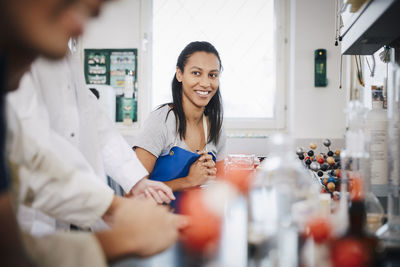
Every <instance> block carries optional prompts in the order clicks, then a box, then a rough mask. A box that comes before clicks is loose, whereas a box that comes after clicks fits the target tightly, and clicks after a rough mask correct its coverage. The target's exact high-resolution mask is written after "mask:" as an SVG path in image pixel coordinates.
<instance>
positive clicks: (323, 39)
mask: <svg viewBox="0 0 400 267" xmlns="http://www.w3.org/2000/svg"><path fill="white" fill-rule="evenodd" d="M290 5H291V27H292V29H291V36H290V38H289V41H290V46H291V53H290V57H291V62H290V64H289V66H291V67H290V68H291V69H290V75H289V74H288V75H287V79H289V80H290V82H289V83H290V84H291V86H290V88H289V94H288V109H289V125H288V128H289V130H290V131H291V133H293V135H294V137H295V138H298V139H312V140H315V141H316V142H318V140H319V139H323V138H332V139H335V138H342V137H343V134H344V130H345V118H344V114H343V109H344V107H345V104H346V93H347V91H346V89H345V87H346V86H344V88H343V89H341V90H340V89H338V87H339V64H340V48H339V47H335V46H334V34H335V32H334V30H335V27H334V23H335V17H334V1H332V0H290ZM149 10H150V11H151V1H150V0H119V1H111V2H110V3H108V4H107V5H106V6H105V8H103V12H102V14H101V16H100V17H99V18H98V19H96V20H94V21H92V22H91V23H90V24H89V25H88V27H87V29H86V32H85V35H84V36H83V38H82V46H83V48H139V72H138V75H139V77H138V80H139V110H138V112H139V114H138V115H139V121H142V120H144V119H145V116H146V112H147V111H148V110H149V107H150V106H149V103H148V102H149V97H148V95H147V94H148V93H149V90H150V88H151V84H150V82H151V79H149V77H150V76H149V75H150V73H149V72H150V68H151V66H150V65H149V64H148V62H151V61H150V58H151V57H150V54H148V53H147V51H144V50H143V49H142V48H143V44H142V36H144V34H146V33H147V35H148V36H151V32H150V30H149V29H151V19H149V16H150V15H151V13H149ZM149 23H150V24H149ZM143 29H147V30H148V31H149V32H146V30H145V31H143ZM318 48H324V49H326V50H327V78H328V86H327V87H322V88H315V87H314V50H315V49H318ZM145 81H146V82H147V83H146V84H145V83H144V82H145ZM289 83H288V84H289ZM343 84H346V83H345V79H344V80H343ZM120 130H121V131H122V132H123V134H124V135H134V133H135V130H134V129H126V128H123V129H121V128H120ZM128 140H129V141H130V140H132V137H128ZM228 145H229V146H230V147H231V149H229V148H228V151H230V152H240V151H239V150H241V149H243V151H242V152H248V153H255V154H263V153H262V152H263V151H264V150H265V149H264V148H263V147H264V145H265V140H263V139H260V138H256V139H251V138H250V139H249V138H230V139H229V140H228ZM244 149H245V150H244Z"/></svg>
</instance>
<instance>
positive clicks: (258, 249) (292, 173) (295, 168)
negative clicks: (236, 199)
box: [248, 135, 319, 267]
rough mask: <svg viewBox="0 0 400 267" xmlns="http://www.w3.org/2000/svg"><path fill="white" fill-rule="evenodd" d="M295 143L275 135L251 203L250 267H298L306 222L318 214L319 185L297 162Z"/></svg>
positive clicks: (249, 212)
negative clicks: (300, 235)
mask: <svg viewBox="0 0 400 267" xmlns="http://www.w3.org/2000/svg"><path fill="white" fill-rule="evenodd" d="M292 143H293V142H292V139H291V138H289V137H288V136H284V135H274V136H271V137H270V138H269V140H268V151H269V154H268V156H267V158H266V159H265V160H264V161H263V162H262V164H261V165H260V167H259V168H258V170H257V174H256V176H255V179H254V182H253V185H252V188H251V189H250V192H249V196H248V197H249V201H248V205H249V207H248V266H249V267H251V266H297V264H298V241H299V233H300V232H301V231H302V229H303V227H304V224H305V220H306V219H307V218H309V216H310V215H311V214H313V213H314V212H315V211H316V210H317V205H318V194H319V181H318V180H317V179H316V178H315V177H313V176H311V175H310V174H309V173H308V172H307V170H306V169H305V168H304V167H303V166H302V165H301V163H300V162H299V161H298V160H297V159H296V157H295V154H294V153H293V150H294V148H293V146H292Z"/></svg>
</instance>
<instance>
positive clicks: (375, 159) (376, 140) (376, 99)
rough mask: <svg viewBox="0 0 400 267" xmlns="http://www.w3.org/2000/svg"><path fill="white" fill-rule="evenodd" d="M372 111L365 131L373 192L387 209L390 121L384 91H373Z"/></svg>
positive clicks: (368, 116) (369, 113)
mask: <svg viewBox="0 0 400 267" xmlns="http://www.w3.org/2000/svg"><path fill="white" fill-rule="evenodd" d="M371 94H372V110H370V111H369V112H368V114H367V119H366V124H365V130H366V133H367V135H368V136H369V139H370V140H369V156H370V166H371V170H370V171H371V173H370V176H371V180H370V185H371V190H372V192H373V193H374V194H375V195H376V196H377V197H378V199H379V200H380V201H381V203H382V205H383V206H384V207H386V205H387V204H386V203H387V195H388V181H389V174H388V165H387V155H388V144H387V140H388V119H387V112H386V110H385V109H383V93H382V89H381V88H380V89H379V88H378V89H376V90H375V89H373V90H372V92H371Z"/></svg>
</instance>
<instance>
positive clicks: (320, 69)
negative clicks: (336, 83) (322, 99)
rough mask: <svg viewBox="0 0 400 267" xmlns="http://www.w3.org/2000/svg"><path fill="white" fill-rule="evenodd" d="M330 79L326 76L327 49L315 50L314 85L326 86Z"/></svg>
mask: <svg viewBox="0 0 400 267" xmlns="http://www.w3.org/2000/svg"><path fill="white" fill-rule="evenodd" d="M327 85H328V79H327V78H326V50H325V49H317V50H315V51H314V86H315V87H326V86H327Z"/></svg>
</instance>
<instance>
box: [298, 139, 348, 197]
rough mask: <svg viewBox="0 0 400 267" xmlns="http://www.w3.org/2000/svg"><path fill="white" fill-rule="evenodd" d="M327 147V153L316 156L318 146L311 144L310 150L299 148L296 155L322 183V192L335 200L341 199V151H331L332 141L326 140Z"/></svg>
mask: <svg viewBox="0 0 400 267" xmlns="http://www.w3.org/2000/svg"><path fill="white" fill-rule="evenodd" d="M323 144H324V146H325V147H327V149H328V152H327V153H319V154H316V152H315V150H316V148H317V144H315V143H311V144H310V150H308V151H305V150H304V148H302V147H298V148H297V150H296V154H297V156H298V157H299V159H300V160H301V161H302V162H303V164H304V165H305V166H306V167H307V168H308V169H309V170H310V171H312V173H313V175H314V176H315V177H318V180H319V181H320V182H321V185H322V186H321V192H323V193H326V192H328V193H331V195H332V197H333V198H339V191H340V178H341V173H340V168H341V165H340V150H336V151H335V152H333V150H331V148H330V146H331V141H330V140H329V139H325V140H324V142H323Z"/></svg>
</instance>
